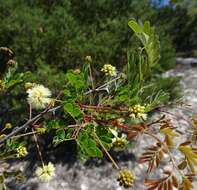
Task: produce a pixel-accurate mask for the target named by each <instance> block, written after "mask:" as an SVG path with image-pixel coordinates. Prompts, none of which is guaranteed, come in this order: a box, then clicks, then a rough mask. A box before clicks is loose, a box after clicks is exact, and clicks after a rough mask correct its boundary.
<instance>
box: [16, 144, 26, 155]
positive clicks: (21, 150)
mask: <svg viewBox="0 0 197 190" xmlns="http://www.w3.org/2000/svg"><path fill="white" fill-rule="evenodd" d="M16 152H17V154H16V157H17V158H21V157H24V156H26V155H27V154H28V152H27V149H26V147H24V146H19V147H18V148H17V149H16Z"/></svg>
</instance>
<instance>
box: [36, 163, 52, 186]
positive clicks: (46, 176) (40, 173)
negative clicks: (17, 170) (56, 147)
mask: <svg viewBox="0 0 197 190" xmlns="http://www.w3.org/2000/svg"><path fill="white" fill-rule="evenodd" d="M35 173H36V176H37V177H38V178H39V179H40V180H41V181H43V182H47V181H49V180H51V178H52V177H54V176H55V167H54V165H53V164H52V163H51V162H49V163H48V165H44V166H43V167H38V168H37V169H36V172H35Z"/></svg>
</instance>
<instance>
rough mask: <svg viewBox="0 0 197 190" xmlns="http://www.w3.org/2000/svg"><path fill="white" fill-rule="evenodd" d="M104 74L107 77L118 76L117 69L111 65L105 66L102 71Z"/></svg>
mask: <svg viewBox="0 0 197 190" xmlns="http://www.w3.org/2000/svg"><path fill="white" fill-rule="evenodd" d="M101 71H102V72H104V73H105V75H107V76H112V77H113V76H116V75H117V73H116V67H114V66H112V65H110V64H105V65H104V66H103V68H102V69H101Z"/></svg>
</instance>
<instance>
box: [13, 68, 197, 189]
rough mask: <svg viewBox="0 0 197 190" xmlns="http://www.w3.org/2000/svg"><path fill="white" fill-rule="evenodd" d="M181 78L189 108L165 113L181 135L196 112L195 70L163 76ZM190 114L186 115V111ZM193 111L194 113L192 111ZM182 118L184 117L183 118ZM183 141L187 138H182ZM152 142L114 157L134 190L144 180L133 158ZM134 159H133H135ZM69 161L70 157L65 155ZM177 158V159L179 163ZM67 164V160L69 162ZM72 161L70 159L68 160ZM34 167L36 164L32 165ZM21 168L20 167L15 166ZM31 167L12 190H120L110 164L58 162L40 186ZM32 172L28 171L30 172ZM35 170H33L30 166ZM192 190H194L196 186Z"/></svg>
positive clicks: (196, 88) (141, 140)
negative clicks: (131, 177)
mask: <svg viewBox="0 0 197 190" xmlns="http://www.w3.org/2000/svg"><path fill="white" fill-rule="evenodd" d="M170 75H172V76H180V77H182V79H181V85H182V88H183V95H184V96H183V98H184V100H185V103H186V104H188V105H190V106H188V107H187V109H185V108H184V109H180V108H169V109H167V110H166V111H170V112H171V113H173V114H175V115H176V117H178V122H177V120H175V115H172V114H167V115H168V117H169V118H170V119H171V120H172V121H173V122H174V125H176V126H177V127H179V129H180V131H182V132H184V131H186V130H188V127H189V125H188V123H187V121H186V120H185V118H187V117H188V116H191V115H192V114H194V113H195V111H196V110H197V85H196V84H197V67H192V66H190V65H177V68H176V69H174V70H172V71H169V72H167V73H165V75H164V77H165V76H170ZM188 110H189V111H188ZM193 110H194V111H193ZM183 115H184V117H185V118H184V117H182V116H183ZM184 138H185V139H186V138H187V136H184ZM151 142H152V141H151V140H150V139H149V138H148V139H146V138H141V139H140V143H138V144H134V145H133V148H131V149H130V150H129V151H128V152H126V153H124V154H123V153H122V154H121V153H119V154H116V155H114V158H115V160H117V162H118V163H119V165H120V166H121V167H122V168H129V169H131V170H133V172H134V174H135V176H136V182H135V184H134V188H133V189H135V190H144V189H145V188H144V186H143V180H144V179H145V178H146V177H147V175H146V172H145V171H146V169H147V168H146V167H145V165H139V164H138V163H137V161H136V157H138V156H139V155H140V153H141V152H142V151H143V148H144V146H145V145H147V144H150V143H151ZM134 155H135V156H134ZM65 156H66V157H67V158H69V157H70V156H72V155H69V154H67V155H65ZM178 157H179V155H177V159H178ZM50 160H51V161H53V160H56V158H55V157H51V158H50ZM68 160H69V159H68ZM71 160H72V159H71ZM35 165H36V164H35ZM18 167H20V165H19V166H18ZM31 167H32V166H31V165H29V163H28V162H26V164H25V168H24V166H21V168H22V169H25V173H26V174H27V176H29V178H28V179H27V181H25V183H19V184H17V185H16V184H15V183H14V185H12V184H13V183H11V186H12V187H13V189H14V190H122V189H124V188H122V187H120V186H119V185H118V183H117V181H116V178H117V171H116V170H115V169H114V168H113V167H112V165H111V163H110V162H109V161H108V160H106V159H104V160H97V159H96V160H91V161H90V162H89V163H86V164H85V165H84V164H82V163H80V162H78V161H77V162H72V163H71V162H58V163H56V164H55V168H56V175H55V177H54V178H53V180H51V181H50V182H48V183H40V182H39V181H38V180H37V178H35V177H34V176H33V175H32V173H31V172H30V171H31V169H32V168H31ZM30 168H31V169H30ZM33 168H35V166H33ZM161 173H162V169H158V171H157V172H156V174H153V175H152V176H151V177H155V176H159V175H160V174H161ZM194 189H197V185H196V184H195V186H194Z"/></svg>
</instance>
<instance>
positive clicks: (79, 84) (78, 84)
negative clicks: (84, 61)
mask: <svg viewBox="0 0 197 190" xmlns="http://www.w3.org/2000/svg"><path fill="white" fill-rule="evenodd" d="M66 78H67V80H68V81H69V82H70V84H71V85H72V86H73V87H74V88H76V89H77V90H81V89H84V88H85V86H86V82H85V80H84V76H83V74H74V73H73V72H72V71H68V73H67V74H66Z"/></svg>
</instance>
